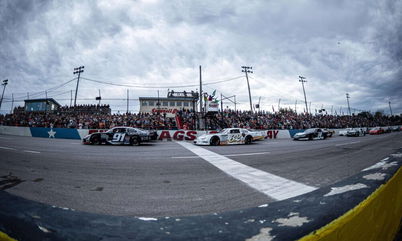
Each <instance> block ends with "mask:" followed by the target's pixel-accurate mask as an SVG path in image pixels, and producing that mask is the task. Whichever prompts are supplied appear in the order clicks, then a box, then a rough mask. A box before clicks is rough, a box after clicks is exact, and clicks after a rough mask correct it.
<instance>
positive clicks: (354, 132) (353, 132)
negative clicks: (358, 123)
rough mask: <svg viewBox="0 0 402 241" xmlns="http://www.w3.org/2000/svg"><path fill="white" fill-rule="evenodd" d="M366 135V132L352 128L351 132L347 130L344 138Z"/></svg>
mask: <svg viewBox="0 0 402 241" xmlns="http://www.w3.org/2000/svg"><path fill="white" fill-rule="evenodd" d="M365 135H366V131H365V130H363V129H362V128H352V129H351V130H348V132H347V133H346V136H355V137H357V136H365Z"/></svg>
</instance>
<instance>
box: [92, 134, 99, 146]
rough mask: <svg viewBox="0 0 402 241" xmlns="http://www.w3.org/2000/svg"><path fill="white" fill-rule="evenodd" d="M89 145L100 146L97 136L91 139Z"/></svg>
mask: <svg viewBox="0 0 402 241" xmlns="http://www.w3.org/2000/svg"><path fill="white" fill-rule="evenodd" d="M91 144H92V145H100V144H101V140H100V137H99V136H93V137H92V138H91Z"/></svg>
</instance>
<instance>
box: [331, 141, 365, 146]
mask: <svg viewBox="0 0 402 241" xmlns="http://www.w3.org/2000/svg"><path fill="white" fill-rule="evenodd" d="M356 143H360V141H354V142H348V143H342V144H336V145H335V146H346V145H352V144H356Z"/></svg>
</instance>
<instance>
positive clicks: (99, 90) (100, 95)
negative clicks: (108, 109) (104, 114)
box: [98, 89, 102, 105]
mask: <svg viewBox="0 0 402 241" xmlns="http://www.w3.org/2000/svg"><path fill="white" fill-rule="evenodd" d="M98 90H99V103H98V105H100V102H101V99H102V97H101V93H100V89H98Z"/></svg>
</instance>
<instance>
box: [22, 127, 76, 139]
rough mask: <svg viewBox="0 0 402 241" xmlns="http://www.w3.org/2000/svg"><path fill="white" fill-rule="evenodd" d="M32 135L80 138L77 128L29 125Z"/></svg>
mask: <svg viewBox="0 0 402 241" xmlns="http://www.w3.org/2000/svg"><path fill="white" fill-rule="evenodd" d="M29 129H30V130H31V134H32V136H33V137H44V138H63V139H81V138H80V135H79V134H78V131H77V129H69V128H43V127H31V128H29Z"/></svg>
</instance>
